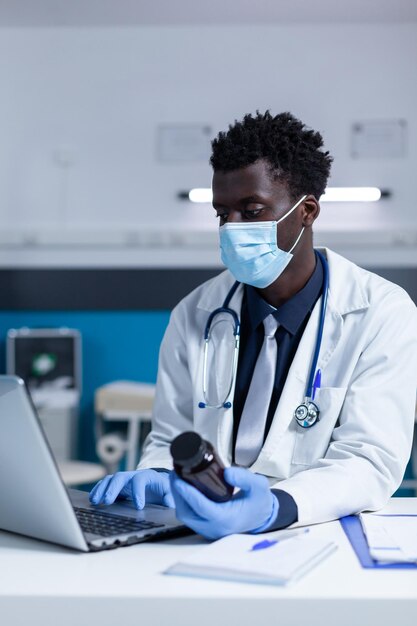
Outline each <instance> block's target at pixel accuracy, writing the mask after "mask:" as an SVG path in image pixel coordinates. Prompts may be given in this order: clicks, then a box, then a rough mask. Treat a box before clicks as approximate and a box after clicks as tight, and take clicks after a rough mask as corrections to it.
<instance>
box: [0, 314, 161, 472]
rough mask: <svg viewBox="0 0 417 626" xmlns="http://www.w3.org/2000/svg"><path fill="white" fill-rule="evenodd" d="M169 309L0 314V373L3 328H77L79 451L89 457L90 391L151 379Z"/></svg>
mask: <svg viewBox="0 0 417 626" xmlns="http://www.w3.org/2000/svg"><path fill="white" fill-rule="evenodd" d="M169 315H170V312H169V311H79V312H78V311H71V312H69V313H66V312H50V311H48V312H30V311H18V312H15V311H1V312H0V338H1V341H2V346H1V350H0V354H1V360H0V371H1V372H5V338H6V334H7V331H8V330H9V328H20V327H22V326H29V327H54V326H66V327H69V328H76V329H78V330H79V331H80V332H81V335H82V342H83V394H82V403H81V419H80V428H79V453H80V457H81V458H82V459H85V460H94V459H95V453H94V435H93V431H94V392H95V390H96V389H97V387H100V386H101V385H103V384H105V383H108V382H110V381H112V380H117V379H128V380H136V381H141V382H148V383H154V382H155V381H156V374H157V368H158V353H159V346H160V343H161V340H162V337H163V334H164V331H165V328H166V326H167V324H168V320H169Z"/></svg>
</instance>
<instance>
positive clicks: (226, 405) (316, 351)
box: [199, 250, 329, 409]
mask: <svg viewBox="0 0 417 626" xmlns="http://www.w3.org/2000/svg"><path fill="white" fill-rule="evenodd" d="M316 254H317V255H318V257H319V258H320V261H321V263H322V267H323V295H322V300H321V307H320V317H319V326H318V330H317V338H316V344H315V348H314V353H313V358H312V362H311V366H310V373H309V377H308V382H307V388H306V394H305V402H309V401H312V400H313V387H314V381H315V376H316V370H317V363H318V359H319V355H320V348H321V343H322V339H323V330H324V321H325V317H326V308H327V298H328V293H329V268H328V264H327V260H326V259H325V257H324V256H323V255H322V254H321V252H319V251H318V250H316ZM239 285H240V283H239V281H236V282H235V283H234V284H233V285H232V287H231V289H230V291H229V293H228V294H227V296H226V298H225V300H224V302H223V305H222V306H221V307H219V308H217V309H215V310H214V311H212V312H211V313H210V315H209V317H208V319H207V322H206V327H205V329H204V356H203V397H204V402H200V403H199V407H200V408H205V407H210V408H216V409H220V408H226V409H228V408H231V406H232V404H231V402H230V401H227V399H228V397H229V396H230V393H231V391H232V387H233V381H234V378H235V375H236V371H237V360H238V351H239V341H240V320H239V316H238V314H237V313H236V311H234V310H233V309H231V308H230V307H229V304H230V301H231V299H232V298H233V296H234V294H235V293H236V290H237V288H238V287H239ZM221 313H226V314H228V315H231V316H232V318H233V323H234V329H233V334H234V337H235V346H234V355H233V363H232V377H231V381H230V385H229V389H228V392H227V395H226V397H225V399H224V401H223V402H221V403H220V404H217V405H211V404H209V403H208V402H207V394H206V392H207V356H208V343H209V340H210V329H211V326H212V322H213V319H214V318H215V317H216V316H217V315H220V314H221Z"/></svg>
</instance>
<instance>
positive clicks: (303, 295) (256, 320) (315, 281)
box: [245, 254, 323, 335]
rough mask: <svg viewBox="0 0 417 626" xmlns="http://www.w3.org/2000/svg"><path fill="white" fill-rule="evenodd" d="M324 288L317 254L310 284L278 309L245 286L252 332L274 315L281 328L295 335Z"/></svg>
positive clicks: (254, 290)
mask: <svg viewBox="0 0 417 626" xmlns="http://www.w3.org/2000/svg"><path fill="white" fill-rule="evenodd" d="M322 286H323V266H322V263H321V261H320V258H319V257H318V256H317V254H316V267H315V270H314V272H313V273H312V275H311V276H310V278H309V280H308V282H307V283H306V284H305V285H304V287H303V288H302V289H301V290H300V291H298V292H297V293H296V294H295V295H294V296H293V297H292V298H290V299H289V300H287V301H286V302H284V304H282V305H281V306H280V307H278V308H277V309H275V308H274V307H273V306H271V305H270V304H268V303H267V302H266V301H265V300H264V299H263V298H262V297H261V296H260V294H259V292H258V291H257V290H256V289H255V287H252V286H250V285H245V290H246V298H247V307H248V313H249V323H250V325H251V328H252V330H254V329H255V328H256V327H257V326H259V324H261V323H262V322H263V321H264V319H265V318H266V317H267V316H268V315H269V314H270V313H273V314H274V316H275V317H276V319H277V320H278V322H279V323H280V324H281V326H283V327H284V328H285V330H287V331H288V332H290V333H291V334H292V335H295V334H296V332H297V331H298V329H299V328H300V326H301V325H302V323H303V321H304V319H305V317H306V315H307V314H308V313H310V312H311V311H312V309H313V307H314V305H315V303H316V301H317V298H318V297H319V294H320V291H321V289H322Z"/></svg>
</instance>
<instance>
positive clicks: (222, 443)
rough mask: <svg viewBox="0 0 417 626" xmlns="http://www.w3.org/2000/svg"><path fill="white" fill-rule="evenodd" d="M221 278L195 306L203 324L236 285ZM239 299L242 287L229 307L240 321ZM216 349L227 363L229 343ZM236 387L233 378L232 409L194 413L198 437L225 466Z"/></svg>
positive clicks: (229, 452) (199, 378)
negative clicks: (208, 445) (210, 446)
mask: <svg viewBox="0 0 417 626" xmlns="http://www.w3.org/2000/svg"><path fill="white" fill-rule="evenodd" d="M222 279H223V280H222V281H219V282H217V283H212V285H211V286H210V289H208V290H207V291H206V292H205V293H204V295H203V297H202V298H201V300H200V301H199V303H198V305H197V307H198V309H201V311H202V319H203V320H204V322H203V323H204V325H205V321H206V320H207V318H208V316H209V314H210V313H211V312H212V311H214V310H215V309H216V308H219V307H220V306H222V304H223V302H224V300H225V298H226V296H227V294H228V293H229V291H230V289H231V287H232V285H233V284H234V282H235V280H234V278H233V277H232V276H231V274H230V273H229V272H224V274H223V275H222ZM242 298H243V286H240V287H239V288H238V289H237V291H236V293H235V294H234V295H233V298H232V300H231V302H230V304H229V306H230V308H231V309H233V310H234V311H235V312H236V313H237V315H238V317H239V320H240V312H241V307H242ZM203 331H204V329H203ZM218 349H219V351H220V352H219V355H218V362H219V363H226V362H227V361H228V360H230V343H229V342H227V341H222V342H220V343H219V346H218ZM202 352H203V348H202V349H201V358H200V360H199V367H198V374H197V377H196V385H197V388H198V392H197V397H199V398H202V397H203V390H202V380H203V362H202ZM209 374H210V377H213V376H216V372H213V370H210V372H209ZM216 380H217V377H216ZM235 384H236V376H235V377H234V379H233V383H232V389H231V393H230V396H229V400H230V402H231V403H232V406H231V407H230V408H229V409H224V408H221V409H210V408H205V409H199V408H196V412H195V414H194V420H195V427H196V430H198V432H200V433H201V434H203V433H204V434H205V436H206V437H207V438H208V439H209V441H211V442H212V443H213V445H214V446H215V447H216V449H217V452H218V454H219V456H220V458H221V459H222V460H223V461H224V462H225V463H226V464H228V465H230V464H231V462H232V439H233V437H232V434H233V398H234V393H235Z"/></svg>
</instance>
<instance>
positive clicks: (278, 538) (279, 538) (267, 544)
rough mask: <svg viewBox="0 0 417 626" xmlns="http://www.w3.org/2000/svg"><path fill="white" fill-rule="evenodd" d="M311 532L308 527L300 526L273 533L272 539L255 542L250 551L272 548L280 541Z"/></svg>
mask: <svg viewBox="0 0 417 626" xmlns="http://www.w3.org/2000/svg"><path fill="white" fill-rule="evenodd" d="M308 532H309V529H308V528H300V529H296V530H288V531H286V532H280V533H279V535H273V537H272V538H271V539H264V540H263V541H258V543H255V544H253V546H252V547H251V549H250V550H249V552H254V551H255V550H264V549H265V548H270V547H271V546H275V545H276V544H277V543H279V542H280V541H285V540H286V539H292V538H293V537H298V536H299V535H305V534H306V533H308Z"/></svg>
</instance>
